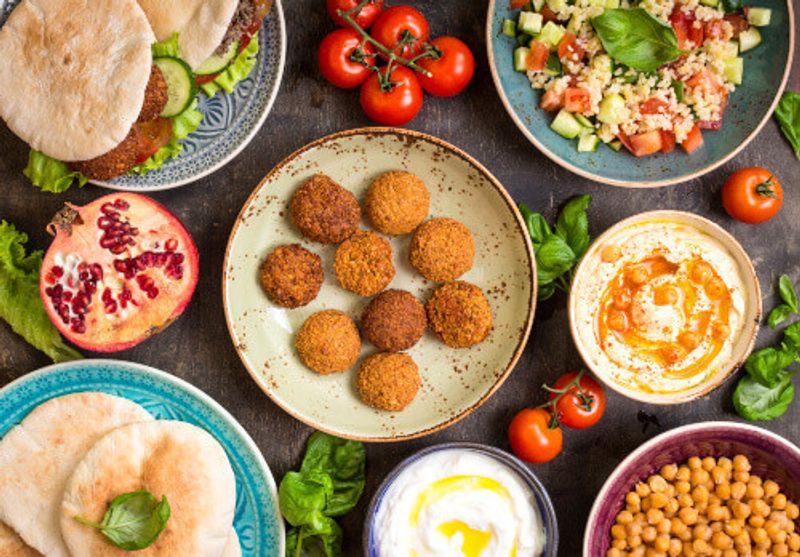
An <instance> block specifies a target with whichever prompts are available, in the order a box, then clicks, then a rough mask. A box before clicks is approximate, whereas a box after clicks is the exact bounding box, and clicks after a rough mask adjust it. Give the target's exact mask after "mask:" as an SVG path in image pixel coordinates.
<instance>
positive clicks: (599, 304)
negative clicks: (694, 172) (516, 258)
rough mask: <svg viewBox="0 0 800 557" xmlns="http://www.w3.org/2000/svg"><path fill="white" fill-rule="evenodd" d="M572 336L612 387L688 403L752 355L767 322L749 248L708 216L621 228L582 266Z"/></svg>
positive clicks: (668, 217)
mask: <svg viewBox="0 0 800 557" xmlns="http://www.w3.org/2000/svg"><path fill="white" fill-rule="evenodd" d="M568 312H569V320H570V331H571V333H572V338H573V340H574V342H575V345H576V347H577V349H578V351H579V352H580V354H581V357H582V358H583V360H584V362H585V363H586V365H587V366H588V367H589V368H590V369H591V370H592V372H594V374H595V375H596V376H597V377H598V378H599V379H600V380H602V381H603V382H604V383H605V384H606V385H608V386H609V387H610V388H612V389H614V390H616V391H618V392H619V393H621V394H623V395H625V396H627V397H628V398H632V399H634V400H639V401H642V402H647V403H651V404H679V403H682V402H687V401H690V400H694V399H696V398H699V397H701V396H704V395H706V394H708V393H709V392H711V391H712V390H713V389H715V388H716V387H718V386H719V385H721V384H722V383H723V382H724V381H725V379H726V378H727V377H729V376H730V374H731V373H732V372H733V370H735V369H736V368H738V367H739V366H741V365H742V363H743V362H744V360H745V359H746V358H747V356H748V355H749V354H750V352H751V350H752V348H753V343H754V342H755V338H756V334H757V332H758V326H759V322H760V320H761V291H760V288H759V284H758V277H757V276H756V272H755V270H754V269H753V264H752V262H751V261H750V258H749V257H748V255H747V253H746V252H745V250H744V248H742V246H741V245H740V244H739V243H738V242H737V241H736V240H735V239H734V238H733V236H731V235H730V234H728V233H727V232H725V231H724V230H723V229H722V228H720V227H719V226H718V225H716V224H714V223H713V222H711V221H710V220H708V219H705V218H703V217H700V216H698V215H694V214H691V213H685V212H682V211H651V212H647V213H641V214H639V215H635V216H633V217H631V218H628V219H625V220H623V221H621V222H619V223H618V224H616V225H614V226H612V227H611V228H610V229H609V230H608V231H606V232H605V233H604V234H602V235H601V236H600V237H599V238H597V240H596V241H595V242H594V243H593V244H592V246H591V247H590V248H589V250H588V251H587V252H586V254H585V255H584V257H583V259H582V261H581V263H580V265H578V268H577V269H576V271H575V277H574V280H573V283H572V291H571V293H570V298H569V308H568Z"/></svg>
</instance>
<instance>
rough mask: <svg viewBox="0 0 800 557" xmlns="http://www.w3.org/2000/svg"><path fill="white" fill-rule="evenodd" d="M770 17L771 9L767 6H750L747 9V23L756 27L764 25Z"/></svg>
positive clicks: (767, 23)
mask: <svg viewBox="0 0 800 557" xmlns="http://www.w3.org/2000/svg"><path fill="white" fill-rule="evenodd" d="M770 19H772V10H770V9H769V8H750V9H748V10H747V23H749V24H750V25H755V26H756V27H766V26H767V25H769V20H770Z"/></svg>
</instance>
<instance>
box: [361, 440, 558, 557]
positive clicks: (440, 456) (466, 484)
mask: <svg viewBox="0 0 800 557" xmlns="http://www.w3.org/2000/svg"><path fill="white" fill-rule="evenodd" d="M363 545H364V554H365V555H367V556H368V557H388V556H390V555H409V554H412V555H413V554H416V555H418V556H419V557H425V556H427V555H433V554H436V555H461V554H463V555H498V556H506V555H509V556H510V555H516V556H517V557H555V556H556V555H557V551H558V525H557V522H556V515H555V511H554V510H553V504H552V502H551V501H550V497H549V496H548V494H547V491H546V490H545V489H544V487H543V486H542V484H541V483H540V482H539V480H538V479H537V478H536V476H534V475H533V473H532V472H531V471H530V470H529V469H528V468H527V467H526V466H525V465H524V464H523V463H522V462H521V461H519V460H518V459H517V458H515V457H513V456H511V455H510V454H508V453H506V452H504V451H501V450H500V449H496V448H494V447H489V446H485V445H478V444H472V443H445V444H442V445H436V446H433V447H428V448H426V449H423V450H422V451H420V452H418V453H416V454H414V455H412V456H410V457H408V458H407V459H405V460H404V461H403V462H401V463H400V464H399V465H398V466H397V467H396V468H395V469H394V470H392V472H391V473H390V474H389V475H388V476H387V477H386V479H385V480H384V481H383V483H382V484H381V485H380V487H379V488H378V490H377V491H376V493H375V495H374V497H373V498H372V502H371V503H370V507H369V510H368V512H367V520H366V524H365V527H364V538H363ZM387 548H391V550H392V552H391V554H390V553H389V552H388V551H387ZM413 552H416V553H413Z"/></svg>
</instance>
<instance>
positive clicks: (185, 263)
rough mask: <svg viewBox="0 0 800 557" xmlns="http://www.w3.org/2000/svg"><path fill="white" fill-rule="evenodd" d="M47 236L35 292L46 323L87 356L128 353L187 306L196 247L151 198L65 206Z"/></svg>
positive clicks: (121, 196)
mask: <svg viewBox="0 0 800 557" xmlns="http://www.w3.org/2000/svg"><path fill="white" fill-rule="evenodd" d="M48 230H49V231H50V233H51V234H53V235H54V240H53V243H52V244H51V245H50V248H49V249H48V250H47V253H46V254H45V256H44V259H43V262H42V270H41V274H40V280H39V291H40V295H41V297H42V301H43V302H44V306H45V310H46V311H47V314H48V316H49V317H50V320H51V321H52V322H53V324H54V325H55V327H56V328H57V329H58V330H59V332H61V334H62V335H64V337H65V338H66V339H67V340H69V341H70V342H72V343H73V344H75V345H77V346H79V347H81V348H83V349H85V350H90V351H93V352H116V351H119V350H124V349H127V348H131V347H133V346H136V345H137V344H139V343H140V342H142V341H144V340H145V339H147V338H149V337H151V336H153V335H155V334H158V333H159V332H161V331H162V330H163V329H164V328H165V327H167V326H168V325H169V324H170V323H172V322H173V321H174V320H175V319H177V318H178V317H179V316H180V315H181V313H183V311H184V310H185V309H186V306H187V305H188V304H189V301H190V300H191V297H192V295H193V293H194V290H195V287H196V285H197V279H198V275H199V256H198V252H197V247H196V246H195V244H194V241H193V240H192V237H191V235H190V234H189V232H188V231H187V230H186V228H185V227H184V226H183V224H182V223H181V222H180V220H179V219H178V218H177V217H176V216H175V215H173V214H172V213H171V212H170V211H169V210H168V209H166V208H165V207H164V206H163V205H161V204H160V203H158V202H156V201H154V200H153V199H151V198H149V197H146V196H143V195H139V194H134V193H122V192H120V193H114V194H111V195H106V196H103V197H101V198H99V199H96V200H95V201H93V202H91V203H89V204H87V205H85V206H83V207H78V206H74V205H69V204H67V205H66V206H65V207H64V209H62V210H61V211H59V212H58V213H57V214H56V216H55V217H54V219H53V221H52V222H51V223H50V225H49V226H48Z"/></svg>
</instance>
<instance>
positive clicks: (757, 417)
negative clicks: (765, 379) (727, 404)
mask: <svg viewBox="0 0 800 557" xmlns="http://www.w3.org/2000/svg"><path fill="white" fill-rule="evenodd" d="M792 399H794V385H793V384H792V377H791V375H789V374H787V373H784V374H783V375H782V376H781V378H780V380H779V381H778V382H777V383H776V384H775V385H773V386H772V387H767V386H765V385H762V384H761V383H759V382H758V381H756V380H755V379H753V378H752V377H750V376H749V375H746V376H744V377H742V378H741V379H740V380H739V384H738V385H736V390H735V391H734V393H733V406H734V407H735V408H736V412H738V414H739V415H740V416H741V417H743V418H744V419H746V420H750V421H762V420H763V421H768V420H774V419H775V418H777V417H779V416H782V415H783V414H784V413H785V412H786V410H787V408H789V405H790V404H791V403H792Z"/></svg>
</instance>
